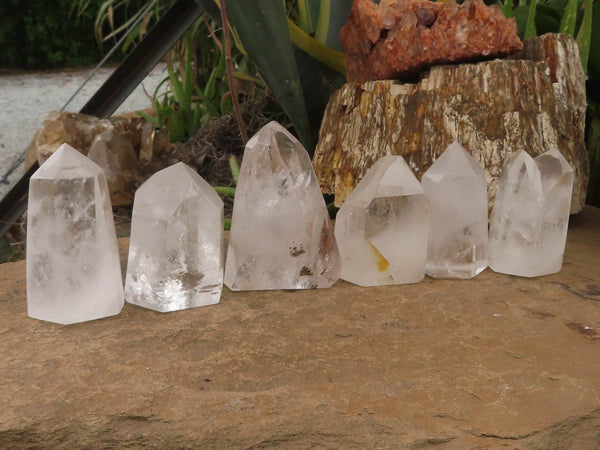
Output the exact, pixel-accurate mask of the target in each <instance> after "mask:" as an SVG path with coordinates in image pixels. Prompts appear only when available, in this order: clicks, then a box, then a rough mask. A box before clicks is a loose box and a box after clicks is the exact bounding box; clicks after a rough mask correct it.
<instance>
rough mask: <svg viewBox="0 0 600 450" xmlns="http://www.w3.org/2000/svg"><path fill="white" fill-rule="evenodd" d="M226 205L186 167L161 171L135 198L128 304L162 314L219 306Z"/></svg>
mask: <svg viewBox="0 0 600 450" xmlns="http://www.w3.org/2000/svg"><path fill="white" fill-rule="evenodd" d="M222 287H223V201H222V200H221V198H220V197H219V196H218V195H217V193H216V192H215V190H214V189H213V188H212V187H211V186H210V185H209V184H208V183H207V182H206V181H205V180H204V179H202V177H201V176H200V175H198V173H196V172H195V171H194V170H193V169H191V168H190V167H188V166H187V165H185V164H183V163H177V164H175V165H173V166H170V167H167V168H166V169H163V170H161V171H159V172H156V173H155V174H154V175H152V177H150V178H149V179H148V180H147V181H146V182H145V183H144V184H143V185H142V186H140V188H139V189H138V190H137V192H136V194H135V200H134V204H133V216H132V223H131V238H130V241H129V259H128V263H127V275H126V279H125V298H126V300H127V302H129V303H133V304H135V305H138V306H143V307H145V308H149V309H153V310H155V311H160V312H169V311H178V310H181V309H186V308H192V307H196V306H205V305H212V304H215V303H218V302H219V299H220V297H221V290H222Z"/></svg>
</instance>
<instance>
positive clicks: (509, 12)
mask: <svg viewBox="0 0 600 450" xmlns="http://www.w3.org/2000/svg"><path fill="white" fill-rule="evenodd" d="M513 6H514V5H513V0H505V1H504V5H502V12H503V13H504V15H505V16H506V17H512V16H513Z"/></svg>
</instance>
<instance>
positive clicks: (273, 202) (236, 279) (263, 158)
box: [225, 122, 341, 291]
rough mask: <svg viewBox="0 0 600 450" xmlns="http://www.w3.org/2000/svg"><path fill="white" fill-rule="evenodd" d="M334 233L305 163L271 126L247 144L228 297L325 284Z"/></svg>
mask: <svg viewBox="0 0 600 450" xmlns="http://www.w3.org/2000/svg"><path fill="white" fill-rule="evenodd" d="M340 268H341V264H340V255H339V252H338V247H337V244H336V241H335V237H334V233H333V227H332V224H331V222H330V220H329V214H328V212H327V207H326V206H325V201H324V200H323V195H322V194H321V189H320V187H319V184H318V182H317V177H316V175H315V172H314V170H313V167H312V164H311V162H310V158H309V156H308V153H306V150H304V148H303V147H302V145H301V144H300V142H299V141H298V140H297V139H296V138H295V137H294V136H292V135H291V134H290V133H289V132H288V131H287V130H286V129H285V128H283V127H282V126H281V125H279V124H278V123H277V122H270V123H268V124H267V125H265V126H264V127H263V128H261V129H260V131H259V132H258V133H257V134H255V135H254V136H253V137H252V139H250V140H249V141H248V143H247V144H246V149H245V151H244V158H243V160H242V167H241V169H240V176H239V180H238V184H237V188H236V194H235V203H234V207H233V218H232V223H231V235H230V240H229V251H228V253H227V263H226V265H225V284H226V285H227V287H229V289H231V290H233V291H240V290H264V289H307V288H325V287H329V286H331V285H332V284H333V283H335V281H336V280H337V279H338V277H339V274H340Z"/></svg>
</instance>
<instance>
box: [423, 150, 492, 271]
mask: <svg viewBox="0 0 600 450" xmlns="http://www.w3.org/2000/svg"><path fill="white" fill-rule="evenodd" d="M421 184H422V186H423V189H424V191H425V193H426V194H427V198H428V199H429V204H430V216H429V219H430V220H429V241H428V242H429V243H428V249H427V266H426V271H427V274H428V275H430V276H432V277H434V278H472V277H474V276H476V275H477V274H479V273H480V272H482V271H483V270H484V269H485V268H486V267H487V244H488V217H487V183H486V180H485V173H484V172H483V169H481V167H480V166H479V164H478V163H477V161H475V160H474V159H473V158H472V157H471V155H469V154H468V153H467V151H466V150H465V149H464V148H463V147H462V146H461V145H460V144H458V142H454V143H453V144H452V145H450V146H449V147H448V148H447V149H446V150H445V151H444V153H442V155H441V156H440V157H439V158H438V159H437V160H436V161H435V163H434V164H433V165H432V166H431V167H430V168H429V169H428V170H427V171H426V172H425V173H424V174H423V177H422V180H421Z"/></svg>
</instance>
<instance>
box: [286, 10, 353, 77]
mask: <svg viewBox="0 0 600 450" xmlns="http://www.w3.org/2000/svg"><path fill="white" fill-rule="evenodd" d="M288 26H289V28H290V37H291V38H292V42H293V43H294V45H296V46H297V47H298V48H300V49H302V50H303V51H304V52H305V53H308V54H309V55H310V56H312V57H313V58H314V59H316V60H318V61H320V62H321V63H323V64H325V65H326V66H327V67H330V68H331V69H333V70H335V71H337V72H338V73H341V74H345V73H346V68H345V67H344V54H343V53H341V52H338V51H337V50H333V49H331V48H329V47H327V46H326V45H325V44H322V43H321V42H319V41H318V40H316V39H315V38H313V37H311V36H309V35H308V34H306V33H305V32H304V31H302V30H301V29H300V27H298V26H297V25H296V24H294V22H292V21H291V20H288Z"/></svg>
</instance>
